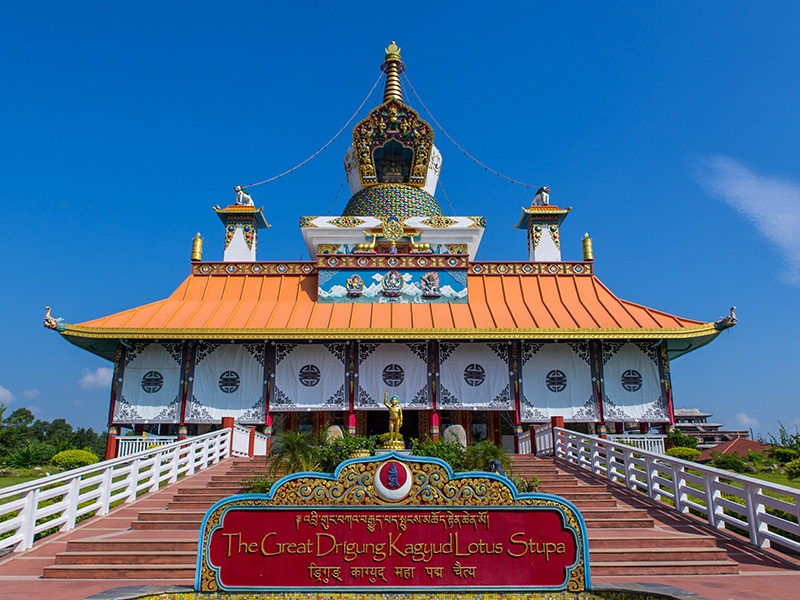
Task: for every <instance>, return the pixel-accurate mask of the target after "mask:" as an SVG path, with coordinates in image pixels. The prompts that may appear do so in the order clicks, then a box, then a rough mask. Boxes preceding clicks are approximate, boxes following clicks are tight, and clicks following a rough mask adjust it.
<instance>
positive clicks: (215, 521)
mask: <svg viewBox="0 0 800 600" xmlns="http://www.w3.org/2000/svg"><path fill="white" fill-rule="evenodd" d="M390 460H394V461H398V462H400V463H402V465H403V466H404V467H405V468H407V470H408V473H409V474H410V481H411V485H410V487H409V489H408V492H407V494H406V495H405V496H404V497H402V498H399V499H391V500H387V499H385V497H384V496H385V493H384V494H383V495H382V494H381V488H380V485H378V486H376V485H375V483H376V476H377V475H378V471H379V469H380V467H381V466H382V465H383V464H384V463H386V462H387V461H390ZM404 487H405V486H404ZM370 506H372V507H381V508H383V509H384V510H386V509H391V508H403V509H406V510H407V509H408V508H409V507H413V508H416V507H419V509H420V510H431V511H436V510H439V511H441V510H451V511H452V510H463V509H470V508H475V507H504V508H508V507H510V508H521V509H531V508H532V509H535V508H536V507H540V508H547V509H549V510H556V511H558V512H559V513H560V514H561V518H562V526H563V527H564V529H567V530H569V531H570V532H571V533H572V534H573V535H574V536H575V540H576V554H577V558H576V562H575V563H574V565H572V566H571V567H570V569H569V572H568V575H567V577H566V578H565V582H564V584H563V585H562V586H556V587H548V586H535V587H532V586H519V585H516V586H515V585H510V586H503V587H497V586H491V587H488V586H487V587H482V586H479V585H478V586H470V587H469V588H467V589H466V590H465V589H464V588H460V590H462V591H467V590H468V591H470V592H479V591H501V590H502V591H560V590H566V591H569V592H582V591H585V590H588V589H590V588H591V578H590V573H589V547H588V537H587V532H586V524H585V522H584V520H583V517H582V516H581V514H580V512H579V511H578V509H577V508H576V507H575V506H574V505H573V504H572V503H571V502H569V501H568V500H565V499H564V498H560V497H558V496H554V495H551V494H540V493H521V492H518V491H517V489H516V487H515V486H514V485H513V483H511V481H510V480H509V479H508V478H507V477H503V476H499V475H496V474H493V473H488V472H467V473H453V471H452V469H451V468H450V466H449V465H448V464H447V463H445V462H444V461H442V460H439V459H436V458H430V457H415V456H405V455H401V454H399V453H395V452H389V453H387V454H383V455H380V456H370V457H365V458H354V459H350V460H347V461H344V462H343V463H341V464H340V465H339V467H338V468H337V469H336V471H335V472H334V473H333V474H329V473H295V474H292V475H288V476H286V477H283V478H282V479H280V480H279V481H277V482H276V483H275V484H274V485H273V486H272V489H271V490H270V493H268V494H239V495H236V496H230V497H228V498H224V499H222V500H220V501H218V502H217V503H216V504H214V506H212V507H211V508H210V509H209V510H208V512H207V513H206V515H205V517H204V518H203V522H202V525H201V528H200V536H199V539H198V552H197V569H196V575H195V589H196V590H199V591H202V592H217V591H231V592H245V591H264V592H269V591H273V592H278V591H295V592H299V591H308V592H319V591H320V588H318V587H302V586H297V587H292V588H291V590H287V588H285V587H277V586H276V587H263V588H262V587H258V588H245V587H241V588H240V587H235V588H230V587H225V586H224V585H222V584H220V582H219V579H218V571H217V569H216V568H215V567H214V566H213V565H211V564H210V560H209V553H208V549H209V542H210V539H211V535H212V533H213V532H214V531H215V530H216V529H219V528H221V527H222V523H223V520H224V517H225V514H226V513H227V512H228V511H231V510H234V509H239V510H242V509H245V510H259V509H266V510H269V509H275V508H281V509H285V508H291V507H297V508H307V507H326V508H329V509H342V508H348V509H350V508H363V507H370ZM327 589H328V590H330V591H333V589H332V588H327ZM335 589H336V591H337V592H342V593H345V592H364V591H373V592H375V593H387V592H390V591H392V590H393V589H394V588H387V587H349V586H348V587H341V588H335ZM403 590H404V591H431V590H436V591H442V592H447V591H449V592H452V591H453V588H452V587H445V586H442V587H436V586H425V587H414V586H409V587H405V586H404V588H403Z"/></svg>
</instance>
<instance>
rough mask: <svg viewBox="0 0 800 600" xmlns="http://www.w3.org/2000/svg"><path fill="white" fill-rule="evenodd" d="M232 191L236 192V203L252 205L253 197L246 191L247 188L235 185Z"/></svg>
mask: <svg viewBox="0 0 800 600" xmlns="http://www.w3.org/2000/svg"><path fill="white" fill-rule="evenodd" d="M233 191H234V192H236V204H247V205H248V206H253V199H252V198H251V197H250V192H248V191H247V188H243V187H242V186H240V185H237V186H236V187H234V188H233Z"/></svg>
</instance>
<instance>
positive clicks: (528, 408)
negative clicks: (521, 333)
mask: <svg viewBox="0 0 800 600" xmlns="http://www.w3.org/2000/svg"><path fill="white" fill-rule="evenodd" d="M520 412H521V415H520V418H521V419H522V421H523V422H524V423H537V422H545V421H550V417H557V416H560V417H564V420H565V421H569V422H595V421H599V420H600V411H599V407H598V403H597V401H596V400H595V398H594V395H593V393H592V374H591V369H590V367H589V348H588V344H586V343H571V342H570V343H558V344H552V343H551V344H543V343H525V344H523V345H522V394H521V397H520Z"/></svg>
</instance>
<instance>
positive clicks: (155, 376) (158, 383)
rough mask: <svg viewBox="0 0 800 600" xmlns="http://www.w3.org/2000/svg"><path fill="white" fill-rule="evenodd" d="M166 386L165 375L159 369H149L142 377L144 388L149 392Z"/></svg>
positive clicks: (152, 392) (151, 392)
mask: <svg viewBox="0 0 800 600" xmlns="http://www.w3.org/2000/svg"><path fill="white" fill-rule="evenodd" d="M162 387H164V376H163V375H162V374H161V373H159V372H158V371H148V372H147V373H145V374H144V376H143V377H142V389H143V390H144V391H145V392H147V393H148V394H155V393H156V392H157V391H158V390H160V389H161V388H162Z"/></svg>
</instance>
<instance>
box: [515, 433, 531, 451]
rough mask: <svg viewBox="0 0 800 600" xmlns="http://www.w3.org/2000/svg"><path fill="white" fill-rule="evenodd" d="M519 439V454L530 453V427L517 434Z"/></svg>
mask: <svg viewBox="0 0 800 600" xmlns="http://www.w3.org/2000/svg"><path fill="white" fill-rule="evenodd" d="M517 440H518V442H519V444H518V447H519V454H530V453H531V430H530V429H528V430H526V431H523V432H522V433H520V434H519V435H518V436H517Z"/></svg>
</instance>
